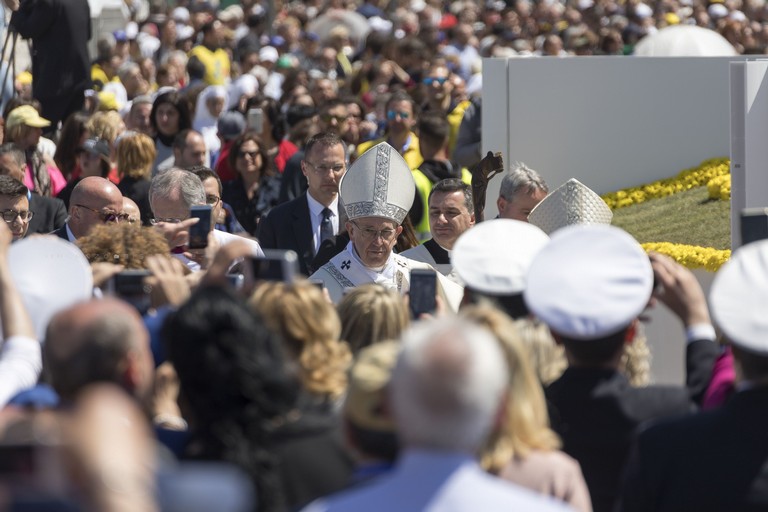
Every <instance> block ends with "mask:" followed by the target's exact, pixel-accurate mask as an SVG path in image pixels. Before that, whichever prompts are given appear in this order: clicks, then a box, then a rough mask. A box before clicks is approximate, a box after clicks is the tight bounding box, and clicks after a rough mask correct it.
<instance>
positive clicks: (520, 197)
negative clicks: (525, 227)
mask: <svg viewBox="0 0 768 512" xmlns="http://www.w3.org/2000/svg"><path fill="white" fill-rule="evenodd" d="M546 196H547V194H546V193H545V192H544V191H543V190H536V191H535V192H534V193H533V194H529V193H528V192H527V191H525V190H521V191H520V192H518V193H516V194H515V195H514V196H513V197H512V200H511V201H507V200H506V199H504V198H503V197H499V200H498V201H497V203H496V205H497V206H498V207H499V217H500V218H502V219H513V220H521V221H523V222H528V215H530V214H531V210H533V209H534V207H535V206H536V205H537V204H539V203H540V202H541V200H542V199H544V198H545V197H546Z"/></svg>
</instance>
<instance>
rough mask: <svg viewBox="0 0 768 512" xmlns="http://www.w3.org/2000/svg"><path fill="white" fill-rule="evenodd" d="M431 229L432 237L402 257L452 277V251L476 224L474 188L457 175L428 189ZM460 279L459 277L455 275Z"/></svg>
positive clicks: (404, 253) (405, 252)
mask: <svg viewBox="0 0 768 512" xmlns="http://www.w3.org/2000/svg"><path fill="white" fill-rule="evenodd" d="M427 202H428V204H429V210H428V212H429V230H430V232H431V234H432V238H430V239H429V240H427V241H426V242H424V243H423V244H419V245H417V246H416V247H412V248H411V249H408V250H407V251H404V252H403V256H405V257H406V258H410V259H412V260H416V261H422V262H424V263H428V264H430V265H432V266H433V267H435V268H436V269H437V270H438V271H440V273H441V274H443V275H444V276H450V275H451V271H452V270H453V266H452V265H451V251H452V250H453V246H454V244H455V243H456V240H458V239H459V237H460V236H461V235H462V234H463V233H465V232H466V231H467V230H468V229H469V228H471V227H472V226H474V225H475V206H474V203H473V201H472V187H470V186H469V185H467V184H466V183H464V182H463V181H461V180H460V179H458V178H450V179H447V180H442V181H439V182H437V184H436V185H435V186H434V188H433V189H432V190H431V191H430V192H429V196H428V200H427ZM454 280H457V282H458V278H454Z"/></svg>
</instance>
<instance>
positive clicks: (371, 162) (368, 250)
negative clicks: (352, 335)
mask: <svg viewBox="0 0 768 512" xmlns="http://www.w3.org/2000/svg"><path fill="white" fill-rule="evenodd" d="M339 191H340V196H341V201H342V203H344V206H345V208H346V212H347V218H348V220H347V222H346V229H347V233H348V234H349V238H350V242H349V244H347V247H346V248H345V249H344V250H343V251H341V252H340V253H339V254H337V255H336V256H334V257H333V258H332V259H331V260H330V261H329V262H328V263H326V264H325V265H323V266H322V267H320V269H319V270H318V271H317V272H315V273H314V274H312V276H311V278H312V279H320V280H322V281H323V283H324V284H325V287H326V288H327V289H328V293H329V294H330V296H331V299H332V300H333V301H334V302H338V301H339V300H340V299H341V297H342V296H343V294H344V290H345V289H346V288H353V287H355V286H359V285H361V284H365V283H371V282H373V283H377V284H380V285H382V286H384V287H386V288H390V289H395V290H397V291H398V292H399V293H401V294H405V293H408V292H409V291H410V284H411V271H412V270H414V269H428V270H434V269H433V268H432V267H431V266H430V265H428V264H426V263H421V262H418V261H414V260H411V259H408V258H405V257H403V256H401V255H399V254H395V253H394V252H393V249H394V247H395V245H396V244H397V236H398V235H399V234H400V233H401V232H402V230H403V228H402V226H401V224H402V222H403V220H404V219H405V216H406V215H407V214H408V210H409V209H410V208H411V205H412V203H413V198H414V194H415V191H416V185H415V184H414V181H413V177H412V174H411V170H410V168H409V167H408V164H407V163H406V162H405V160H404V159H403V157H402V156H400V154H399V153H398V152H397V151H396V150H395V149H394V148H393V147H392V146H390V145H389V144H387V143H386V142H382V143H380V144H378V145H376V146H374V147H372V148H371V149H370V150H369V151H367V152H366V153H364V154H363V155H362V156H361V157H360V158H358V159H357V160H356V161H355V163H354V164H352V166H351V167H350V169H349V171H348V172H347V173H346V174H345V175H344V178H342V180H341V184H340V187H339ZM436 277H437V286H436V290H437V293H438V294H439V295H442V296H443V299H444V300H445V301H446V304H447V305H448V306H449V307H450V308H451V309H453V310H454V311H455V310H457V309H458V305H459V302H461V297H462V295H463V289H462V287H461V286H460V285H458V284H456V283H454V282H452V281H450V280H448V279H447V278H445V277H444V276H443V275H442V274H439V273H438V274H437V276H436Z"/></svg>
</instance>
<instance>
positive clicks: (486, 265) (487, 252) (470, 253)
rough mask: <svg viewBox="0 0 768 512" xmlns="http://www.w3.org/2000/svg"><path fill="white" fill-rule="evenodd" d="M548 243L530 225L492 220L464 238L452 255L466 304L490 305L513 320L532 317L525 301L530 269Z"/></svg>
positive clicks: (476, 227)
mask: <svg viewBox="0 0 768 512" xmlns="http://www.w3.org/2000/svg"><path fill="white" fill-rule="evenodd" d="M548 242H549V237H548V236H547V235H545V234H544V232H543V231H542V230H540V229H539V228H537V227H536V226H533V225H531V224H528V223H527V222H523V221H519V220H512V219H493V220H489V221H486V222H483V223H481V224H479V225H477V226H475V227H474V228H472V229H471V230H469V231H467V232H466V233H465V234H464V235H462V236H461V237H460V238H459V239H458V241H457V242H456V245H455V246H454V250H453V253H452V254H451V261H452V263H453V267H454V271H455V272H456V274H458V277H459V279H461V281H462V282H463V283H464V300H463V303H464V304H473V303H479V302H481V301H489V302H491V303H493V304H494V305H495V306H496V307H498V308H499V309H501V310H502V311H504V312H505V313H506V314H507V315H509V317H510V318H513V319H518V318H525V317H527V316H528V315H529V311H528V308H527V307H526V305H525V301H524V300H523V290H525V283H526V276H527V275H528V267H530V266H531V262H532V261H533V259H534V258H535V257H536V254H537V253H538V252H539V251H540V250H541V249H542V248H543V247H544V246H545V245H547V243H548Z"/></svg>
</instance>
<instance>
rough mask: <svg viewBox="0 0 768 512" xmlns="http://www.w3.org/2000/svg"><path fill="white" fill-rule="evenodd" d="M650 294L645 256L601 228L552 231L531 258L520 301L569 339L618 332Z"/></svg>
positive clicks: (619, 233)
mask: <svg viewBox="0 0 768 512" xmlns="http://www.w3.org/2000/svg"><path fill="white" fill-rule="evenodd" d="M652 291H653V270H652V268H651V263H650V260H649V259H648V255H647V254H646V253H645V251H644V250H643V248H642V247H640V244H639V243H637V241H636V240H635V239H634V238H632V236H631V235H629V234H628V233H627V232H625V231H623V230H621V229H619V228H616V227H613V226H602V225H577V226H570V227H567V228H563V229H561V230H558V231H557V233H555V234H553V235H552V239H551V240H550V242H549V243H548V244H547V245H546V246H545V247H544V248H543V249H542V250H541V251H540V252H539V253H538V254H537V255H536V258H535V259H534V261H533V263H531V267H530V269H529V271H528V285H527V286H526V288H525V291H524V292H523V293H524V297H525V302H526V304H527V305H528V308H529V309H530V310H531V311H532V312H533V313H534V314H535V315H536V316H537V317H538V318H539V319H540V320H542V321H543V322H544V323H546V324H547V325H548V326H549V327H550V329H552V330H553V331H555V332H557V333H559V334H562V335H563V336H567V337H569V338H572V339H578V340H590V339H598V338H603V337H605V336H608V335H610V334H614V333H616V332H619V330H621V329H622V328H624V327H626V326H628V325H629V324H630V323H631V322H632V320H634V319H635V318H637V316H638V315H639V314H640V313H641V312H642V311H643V309H644V308H645V307H646V305H647V304H648V300H649V299H650V297H651V292H652Z"/></svg>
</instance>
